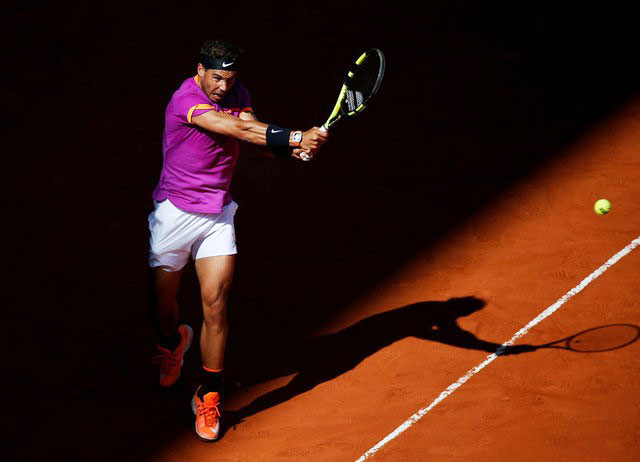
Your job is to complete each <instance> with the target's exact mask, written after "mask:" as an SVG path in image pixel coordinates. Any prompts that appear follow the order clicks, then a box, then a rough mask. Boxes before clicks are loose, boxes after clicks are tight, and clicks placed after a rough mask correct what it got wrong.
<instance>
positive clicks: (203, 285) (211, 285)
mask: <svg viewBox="0 0 640 462" xmlns="http://www.w3.org/2000/svg"><path fill="white" fill-rule="evenodd" d="M234 266H235V255H222V256H218V257H208V258H200V259H198V260H196V272H197V274H198V280H199V281H200V292H201V296H202V313H203V317H204V322H203V324H202V333H201V335H200V351H201V354H202V362H203V364H204V366H205V367H207V368H208V369H214V370H217V369H222V368H223V363H224V350H225V345H226V342H227V333H228V331H229V327H228V324H227V295H228V293H229V288H230V287H231V281H232V279H233V269H234Z"/></svg>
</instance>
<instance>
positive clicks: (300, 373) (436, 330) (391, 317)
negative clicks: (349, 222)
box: [230, 297, 534, 424]
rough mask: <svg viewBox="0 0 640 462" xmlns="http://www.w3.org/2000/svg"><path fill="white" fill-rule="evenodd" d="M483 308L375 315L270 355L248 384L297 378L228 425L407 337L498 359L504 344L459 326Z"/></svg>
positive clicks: (421, 306)
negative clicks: (491, 340)
mask: <svg viewBox="0 0 640 462" xmlns="http://www.w3.org/2000/svg"><path fill="white" fill-rule="evenodd" d="M484 306H485V302H484V301H483V300H480V299H478V298H475V297H460V298H452V299H449V300H447V301H443V302H439V301H428V302H419V303H414V304H411V305H408V306H403V307H401V308H396V309H394V310H390V311H385V312H383V313H379V314H375V315H373V316H370V317H368V318H365V319H363V320H361V321H358V322H357V323H355V324H353V325H351V326H349V327H347V328H345V329H342V330H341V331H339V332H336V333H334V334H329V335H322V336H317V337H311V338H309V339H305V340H304V341H302V342H300V343H299V344H287V345H286V348H283V349H281V350H279V351H270V352H269V353H270V356H269V358H262V357H261V358H260V359H262V361H261V362H260V367H259V368H254V370H253V371H252V372H253V373H254V375H253V377H251V378H249V380H250V381H256V379H257V381H264V380H270V379H273V378H276V377H281V376H287V375H290V374H294V373H295V374H296V375H295V377H293V379H291V381H290V382H289V383H287V384H286V385H285V386H283V387H281V388H278V389H276V390H272V391H270V392H269V393H267V394H265V395H263V396H260V397H259V398H257V399H255V400H254V401H253V402H252V403H250V404H249V405H247V406H245V407H243V408H242V409H240V410H238V411H236V412H233V413H230V414H231V415H230V417H231V419H230V420H231V422H230V423H231V424H233V423H237V422H238V421H239V420H241V419H243V418H245V417H248V416H250V415H253V414H255V413H257V412H260V411H262V410H265V409H268V408H270V407H272V406H276V405H278V404H280V403H282V402H284V401H287V400H289V399H291V398H293V397H295V396H297V395H298V394H300V393H304V392H306V391H309V390H311V389H312V388H314V387H315V386H317V385H319V384H321V383H323V382H326V381H328V380H332V379H334V378H336V377H337V376H339V375H341V374H344V373H345V372H347V371H350V370H351V369H353V368H354V367H356V366H357V365H358V364H359V363H360V362H361V361H363V360H364V359H366V358H367V357H369V356H371V355H372V354H374V353H376V352H377V351H379V350H380V349H382V348H385V347H387V346H389V345H391V344H392V343H394V342H397V341H399V340H402V339H404V338H407V337H416V338H419V339H422V340H429V341H432V342H440V343H444V344H446V345H452V346H455V347H459V348H466V349H471V350H480V351H485V352H487V353H494V352H495V351H496V350H497V349H498V348H500V347H501V344H500V343H495V342H489V341H486V340H482V339H479V338H477V337H476V336H475V335H474V334H472V333H471V332H468V331H466V330H464V329H462V328H460V326H459V325H458V323H457V319H458V318H460V317H464V316H469V315H470V314H472V313H474V312H476V311H478V310H480V309H482V308H483V307H484ZM425 346H426V345H425ZM533 350H534V348H533V347H531V346H530V345H515V346H511V347H506V348H505V349H504V350H503V352H502V354H503V355H508V354H518V353H524V352H529V351H533ZM259 356H261V355H259ZM252 379H253V380H252Z"/></svg>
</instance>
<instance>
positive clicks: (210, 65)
mask: <svg viewBox="0 0 640 462" xmlns="http://www.w3.org/2000/svg"><path fill="white" fill-rule="evenodd" d="M200 63H201V64H202V65H203V66H204V67H205V69H220V70H224V71H235V70H236V69H237V67H238V66H237V60H236V59H234V60H232V61H229V62H227V61H226V59H225V58H215V57H213V56H207V55H200Z"/></svg>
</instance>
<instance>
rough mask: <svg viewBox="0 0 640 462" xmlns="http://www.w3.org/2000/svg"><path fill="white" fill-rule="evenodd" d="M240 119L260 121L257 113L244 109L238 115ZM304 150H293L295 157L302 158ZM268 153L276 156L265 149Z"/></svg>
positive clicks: (270, 155)
mask: <svg viewBox="0 0 640 462" xmlns="http://www.w3.org/2000/svg"><path fill="white" fill-rule="evenodd" d="M238 117H239V118H240V119H242V120H248V121H253V122H260V121H259V120H258V118H257V117H256V115H255V113H254V112H253V111H243V112H241V113H240V115H239V116H238ZM302 151H303V150H302V149H300V148H295V149H294V150H293V151H292V154H291V155H292V156H293V157H295V158H296V159H299V160H301V158H300V153H301V152H302ZM265 152H266V153H268V155H269V157H275V155H274V154H273V153H272V152H271V151H265Z"/></svg>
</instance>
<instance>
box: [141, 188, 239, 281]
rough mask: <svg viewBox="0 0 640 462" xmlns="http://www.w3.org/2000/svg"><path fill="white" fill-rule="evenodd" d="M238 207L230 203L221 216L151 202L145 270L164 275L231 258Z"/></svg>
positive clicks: (163, 202)
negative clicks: (200, 260) (160, 271)
mask: <svg viewBox="0 0 640 462" xmlns="http://www.w3.org/2000/svg"><path fill="white" fill-rule="evenodd" d="M237 209H238V204H236V203H235V202H234V201H231V202H230V203H229V204H227V205H226V206H225V207H224V209H223V210H222V213H193V212H185V211H183V210H180V209H179V208H178V207H176V206H175V205H173V204H172V203H171V202H170V201H169V199H166V200H164V201H162V202H155V210H154V211H153V212H151V213H150V214H149V231H150V232H151V238H150V239H149V244H150V249H149V266H150V267H152V268H157V267H160V268H162V269H164V270H166V271H178V270H181V269H182V268H183V267H184V266H185V265H186V264H187V262H188V261H189V257H192V258H193V259H194V260H196V259H198V258H206V257H214V256H219V255H234V254H236V253H238V250H237V249H236V233H235V230H234V227H233V217H234V215H235V213H236V210H237Z"/></svg>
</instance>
